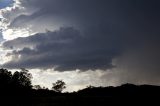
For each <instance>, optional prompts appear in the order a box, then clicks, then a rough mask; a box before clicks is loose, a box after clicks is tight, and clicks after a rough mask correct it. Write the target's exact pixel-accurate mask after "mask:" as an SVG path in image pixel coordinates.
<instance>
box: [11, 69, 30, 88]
mask: <svg viewBox="0 0 160 106" xmlns="http://www.w3.org/2000/svg"><path fill="white" fill-rule="evenodd" d="M31 78H32V75H31V74H30V73H29V71H28V70H26V69H24V68H22V69H21V71H20V72H18V71H16V72H15V73H14V74H13V76H12V85H13V86H14V87H16V88H26V89H31V88H32V83H31Z"/></svg>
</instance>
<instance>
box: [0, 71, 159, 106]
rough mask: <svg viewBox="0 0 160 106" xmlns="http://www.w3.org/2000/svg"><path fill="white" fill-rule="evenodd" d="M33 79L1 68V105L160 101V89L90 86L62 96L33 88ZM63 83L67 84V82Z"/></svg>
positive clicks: (68, 105) (25, 73) (102, 104)
mask: <svg viewBox="0 0 160 106" xmlns="http://www.w3.org/2000/svg"><path fill="white" fill-rule="evenodd" d="M31 78H32V75H31V74H30V73H29V72H28V71H27V70H26V69H22V70H21V71H20V72H18V71H16V72H14V73H11V72H10V71H8V70H7V69H0V106H71V105H73V106H75V105H79V106H84V105H89V106H90V105H93V106H95V105H96V106H107V105H109V106H110V105H114V104H116V105H133V104H134V105H138V104H143V105H144V104H152V105H153V104H156V103H159V100H158V99H159V98H160V86H153V85H139V86H138V85H133V84H124V85H121V86H118V87H112V86H110V87H93V86H89V87H87V88H85V89H82V90H79V91H77V92H72V93H67V92H65V93H61V92H59V90H58V91H56V90H49V89H47V88H41V87H40V86H37V89H33V85H32V83H31ZM60 83H61V81H58V84H60ZM55 84H57V83H55ZM55 84H53V85H55ZM62 84H63V85H65V83H64V82H63V83H62ZM56 87H57V85H56ZM62 87H63V88H65V86H62ZM53 88H54V87H53Z"/></svg>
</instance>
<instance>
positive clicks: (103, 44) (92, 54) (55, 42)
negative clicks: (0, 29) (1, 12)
mask: <svg viewBox="0 0 160 106" xmlns="http://www.w3.org/2000/svg"><path fill="white" fill-rule="evenodd" d="M20 2H21V3H22V4H21V6H23V7H25V8H26V11H27V13H28V14H25V13H23V12H21V14H20V15H18V16H17V17H16V18H14V19H12V21H11V23H10V25H9V26H8V27H10V28H17V27H20V28H21V27H22V28H23V27H24V28H25V27H29V26H31V29H32V30H33V32H37V34H34V35H32V36H29V37H25V38H17V39H14V40H11V41H6V42H4V43H3V47H4V48H8V49H12V50H13V51H12V52H11V53H8V54H7V55H9V56H19V58H17V59H16V61H15V60H11V61H9V62H7V63H5V64H3V66H4V67H8V68H19V67H25V68H52V67H54V68H55V69H56V70H58V71H67V70H76V69H80V70H82V71H85V70H96V69H100V70H107V69H113V68H114V69H116V70H119V72H121V73H119V72H118V73H119V74H118V76H125V75H126V76H125V77H120V81H123V80H124V81H127V80H128V81H137V82H138V81H144V82H151V83H152V82H158V81H159V80H160V79H159V78H158V76H159V75H160V71H159V69H160V65H159V60H160V56H159V52H160V50H159V48H160V42H159V41H160V36H159V35H160V30H159V28H160V20H159V19H160V13H159V11H160V7H159V5H160V2H159V1H158V0H152V1H151V0H129V1H127V0H20ZM55 27H56V28H55ZM46 29H48V30H51V31H46ZM55 29H56V30H55ZM42 30H43V31H42ZM128 51H130V52H128ZM113 60H116V61H117V62H116V63H115V64H114V62H113ZM132 76H134V77H132ZM135 76H137V77H136V78H137V79H134V78H135ZM154 76H156V77H154ZM132 78H133V79H132ZM151 80H152V81H151Z"/></svg>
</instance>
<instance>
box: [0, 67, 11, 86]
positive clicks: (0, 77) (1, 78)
mask: <svg viewBox="0 0 160 106" xmlns="http://www.w3.org/2000/svg"><path fill="white" fill-rule="evenodd" d="M11 78H12V73H11V72H9V71H8V70H7V69H0V89H8V88H9V85H10V82H11Z"/></svg>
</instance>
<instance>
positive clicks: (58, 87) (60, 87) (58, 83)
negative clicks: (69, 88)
mask: <svg viewBox="0 0 160 106" xmlns="http://www.w3.org/2000/svg"><path fill="white" fill-rule="evenodd" d="M65 88H66V83H65V82H64V81H62V80H57V81H56V82H55V83H53V86H52V90H54V91H56V92H62V91H63V89H65Z"/></svg>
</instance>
